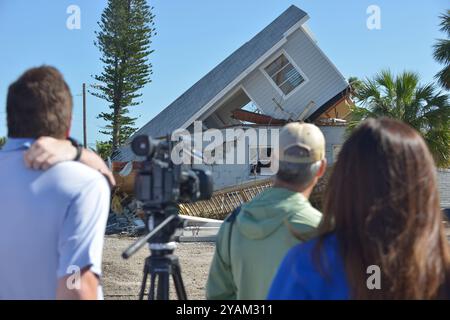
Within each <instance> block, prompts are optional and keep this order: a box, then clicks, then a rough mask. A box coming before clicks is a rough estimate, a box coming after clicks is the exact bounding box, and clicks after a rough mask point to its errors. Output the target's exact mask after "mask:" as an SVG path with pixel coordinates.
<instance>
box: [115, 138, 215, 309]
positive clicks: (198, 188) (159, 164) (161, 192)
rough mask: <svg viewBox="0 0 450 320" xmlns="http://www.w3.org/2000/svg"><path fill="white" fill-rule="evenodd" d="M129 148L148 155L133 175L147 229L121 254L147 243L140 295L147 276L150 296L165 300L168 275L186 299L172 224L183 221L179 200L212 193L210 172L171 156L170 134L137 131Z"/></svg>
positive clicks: (181, 296)
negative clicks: (154, 135) (164, 136)
mask: <svg viewBox="0 0 450 320" xmlns="http://www.w3.org/2000/svg"><path fill="white" fill-rule="evenodd" d="M131 149H132V150H133V152H134V153H135V154H136V155H137V156H141V157H146V160H145V161H144V162H143V166H142V168H141V170H140V171H139V173H138V175H137V177H136V180H135V195H136V199H137V200H139V201H141V202H142V203H143V209H144V213H145V220H146V221H145V225H146V229H147V231H148V233H147V235H145V236H144V237H143V238H141V239H139V240H137V241H136V242H135V243H133V244H132V245H131V246H130V247H128V248H127V249H126V250H125V251H124V252H123V253H122V257H123V258H125V259H128V258H129V257H131V256H132V255H133V254H134V253H135V252H136V251H137V250H139V248H141V247H142V246H143V245H144V244H145V243H148V244H149V248H150V251H151V255H150V256H149V257H148V258H147V259H146V260H145V266H144V277H143V279H142V284H141V290H140V293H139V299H140V300H142V299H143V298H144V295H145V288H146V286H147V280H148V277H149V276H150V289H149V291H148V298H149V299H150V300H154V299H155V297H156V298H157V299H158V300H168V299H169V277H170V276H172V277H173V280H174V285H175V289H176V292H177V296H178V298H179V299H180V300H185V299H187V295H186V290H185V288H184V284H183V279H182V277H181V269H180V264H179V261H178V258H177V257H176V256H175V255H174V254H173V252H174V250H175V247H176V245H175V244H174V242H171V240H172V239H173V235H174V233H175V230H176V229H178V228H180V227H182V225H183V219H181V218H180V217H179V215H178V209H179V208H178V204H179V203H186V202H195V201H198V200H208V199H210V198H211V196H212V193H213V181H212V175H211V172H210V171H207V170H200V169H192V168H185V167H183V165H182V164H175V163H174V162H173V161H172V159H171V155H172V150H173V141H171V140H170V139H169V137H168V138H167V139H166V140H165V141H158V140H153V139H152V138H150V137H148V136H145V135H141V136H137V137H136V138H134V139H133V141H132V143H131ZM155 283H157V286H158V287H157V289H156V287H155ZM155 289H156V290H155ZM155 291H156V294H155Z"/></svg>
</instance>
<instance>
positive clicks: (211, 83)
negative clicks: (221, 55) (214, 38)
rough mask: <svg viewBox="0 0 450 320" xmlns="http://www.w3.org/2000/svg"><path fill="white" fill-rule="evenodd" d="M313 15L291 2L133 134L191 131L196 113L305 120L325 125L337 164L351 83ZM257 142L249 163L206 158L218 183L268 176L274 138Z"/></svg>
mask: <svg viewBox="0 0 450 320" xmlns="http://www.w3.org/2000/svg"><path fill="white" fill-rule="evenodd" d="M308 19H309V17H308V14H307V13H306V12H304V11H302V10H300V9H299V8H297V7H295V6H291V7H289V8H288V9H287V10H286V11H285V12H283V13H282V14H281V15H280V16H279V17H278V18H276V19H275V20H274V21H273V22H272V23H270V24H269V25H268V26H267V27H266V28H264V29H263V30H262V31H261V32H260V33H258V34H257V35H256V36H255V37H253V38H252V39H251V40H250V41H248V42H247V43H245V44H244V45H243V46H242V47H240V48H239V49H237V50H236V51H235V52H234V53H232V54H231V55H230V56H229V57H228V58H226V59H225V60H224V61H222V62H221V63H220V64H219V65H218V66H216V67H215V68H214V69H213V70H211V71H210V72H209V73H208V74H207V75H205V76H204V77H203V78H202V79H200V80H199V81H198V82H197V83H195V84H194V85H193V86H192V87H191V88H189V89H188V90H187V91H186V92H185V93H183V94H182V95H181V96H180V97H179V98H178V99H176V100H175V101H174V102H173V103H171V104H170V105H169V106H168V107H166V108H165V109H164V110H163V111H161V112H160V113H159V114H158V115H157V116H156V117H155V118H153V119H152V120H150V121H149V122H148V123H147V124H146V125H145V126H143V127H142V128H141V129H140V130H138V132H137V133H136V134H135V136H136V135H141V134H146V135H150V136H152V137H155V138H158V137H164V136H166V135H168V134H171V133H172V132H173V131H175V130H177V129H180V128H181V129H187V130H189V131H192V130H193V123H194V121H197V120H201V121H202V123H203V130H207V129H211V128H217V129H222V130H224V129H225V128H230V127H237V128H242V129H244V130H245V129H247V128H256V129H257V130H258V129H261V128H264V129H269V130H270V129H276V128H280V127H281V126H282V125H283V124H284V123H286V122H290V121H305V122H312V123H316V124H317V125H319V126H320V128H321V130H322V131H323V133H324V135H325V138H326V140H327V150H326V154H327V160H328V163H329V164H332V163H333V162H334V161H335V158H336V156H337V153H338V151H339V148H340V146H341V145H342V143H343V140H344V132H345V118H346V117H347V116H348V113H349V108H348V99H349V98H348V96H349V84H348V83H347V81H346V80H345V78H344V77H343V76H342V74H341V73H340V72H339V71H338V70H337V68H336V67H335V66H334V64H333V63H332V62H331V61H330V59H329V58H328V57H327V56H326V55H325V54H324V52H322V50H321V49H320V48H319V47H318V45H317V43H316V41H315V39H314V38H313V36H312V35H311V33H310V31H309V29H308V27H307V26H306V24H305V23H306V22H307V20H308ZM131 139H132V138H131ZM131 139H130V141H131ZM236 139H245V137H236V138H235V140H236ZM235 140H234V141H231V142H234V143H235V142H236V141H235ZM225 143H230V141H225ZM252 147H253V146H251V145H247V148H248V149H249V152H248V158H247V161H246V163H245V164H237V165H236V164H235V165H229V164H212V165H208V167H209V168H210V169H211V170H212V172H213V176H214V180H215V181H214V183H215V188H216V190H218V189H223V188H227V187H232V186H236V185H240V184H242V183H245V182H248V181H252V180H255V179H263V178H267V176H265V175H266V174H268V173H267V172H265V170H264V167H267V164H265V163H264V161H258V160H259V157H260V153H265V154H266V155H267V153H270V146H267V147H266V148H265V150H251V149H252ZM258 147H260V146H258ZM255 158H256V159H255ZM262 158H263V156H262ZM131 160H134V155H133V153H132V152H131V149H130V147H129V145H127V146H124V147H122V148H121V150H120V152H119V153H118V155H116V156H115V158H114V161H120V162H128V161H131Z"/></svg>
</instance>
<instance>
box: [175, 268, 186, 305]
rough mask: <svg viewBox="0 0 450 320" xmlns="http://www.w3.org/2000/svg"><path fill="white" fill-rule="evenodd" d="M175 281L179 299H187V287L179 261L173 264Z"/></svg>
mask: <svg viewBox="0 0 450 320" xmlns="http://www.w3.org/2000/svg"><path fill="white" fill-rule="evenodd" d="M173 282H174V283H175V290H176V291H177V296H178V300H187V294H186V289H185V287H184V283H183V278H182V276H181V268H180V265H179V264H178V263H176V264H174V266H173Z"/></svg>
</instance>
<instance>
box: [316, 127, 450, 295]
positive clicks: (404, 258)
mask: <svg viewBox="0 0 450 320" xmlns="http://www.w3.org/2000/svg"><path fill="white" fill-rule="evenodd" d="M320 228H321V231H322V234H324V235H325V234H327V233H329V232H332V231H334V232H335V233H336V236H337V238H338V242H339V245H340V250H341V254H342V256H343V259H344V263H345V267H346V272H347V277H348V281H349V285H350V288H351V292H352V295H353V298H356V299H359V298H382V299H430V298H437V297H439V296H440V295H441V294H442V289H443V287H445V282H446V281H448V270H449V269H448V268H449V261H450V258H449V250H448V244H447V240H446V236H445V230H444V228H443V226H442V214H441V210H440V207H439V193H438V190H437V182H436V169H435V166H434V162H433V158H432V156H431V154H430V152H429V151H428V148H427V146H426V144H425V141H424V140H423V139H422V137H421V136H420V135H419V134H418V133H417V132H416V131H415V130H414V129H412V128H411V127H409V126H408V125H406V124H404V123H402V122H399V121H395V120H391V119H387V118H382V119H378V120H374V119H369V120H367V121H365V122H364V123H363V124H361V125H360V127H359V128H357V129H356V131H355V132H354V133H353V134H352V135H351V136H350V138H349V139H348V140H347V141H346V143H345V144H344V146H343V148H342V150H341V152H340V153H339V158H338V161H337V163H336V164H335V167H334V169H333V173H332V175H331V178H330V181H329V184H328V190H327V194H326V201H325V208H324V220H323V222H322V225H321V227H320ZM322 239H323V237H322ZM371 265H377V266H379V267H380V270H381V289H380V290H368V288H367V284H366V281H367V277H368V275H367V268H368V267H369V266H371Z"/></svg>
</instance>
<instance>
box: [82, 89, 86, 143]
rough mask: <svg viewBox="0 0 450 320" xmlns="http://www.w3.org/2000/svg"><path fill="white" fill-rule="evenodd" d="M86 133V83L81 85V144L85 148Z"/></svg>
mask: <svg viewBox="0 0 450 320" xmlns="http://www.w3.org/2000/svg"><path fill="white" fill-rule="evenodd" d="M86 131H87V129H86V83H83V142H84V147H85V148H87V134H86Z"/></svg>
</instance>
